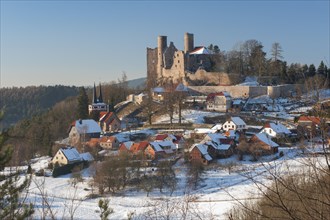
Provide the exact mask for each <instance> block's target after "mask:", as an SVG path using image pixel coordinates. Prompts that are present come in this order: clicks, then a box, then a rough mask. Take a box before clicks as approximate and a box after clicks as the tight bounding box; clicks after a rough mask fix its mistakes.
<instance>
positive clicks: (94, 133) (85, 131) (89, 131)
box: [69, 119, 101, 146]
mask: <svg viewBox="0 0 330 220" xmlns="http://www.w3.org/2000/svg"><path fill="white" fill-rule="evenodd" d="M100 135H101V128H100V126H99V125H98V124H97V122H96V121H94V120H93V119H79V120H76V121H75V122H73V123H72V124H71V127H70V131H69V143H70V144H71V145H73V146H74V145H76V144H78V143H82V142H87V141H88V140H90V139H91V138H99V137H100Z"/></svg>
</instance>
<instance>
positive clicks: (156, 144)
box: [150, 142, 164, 152]
mask: <svg viewBox="0 0 330 220" xmlns="http://www.w3.org/2000/svg"><path fill="white" fill-rule="evenodd" d="M159 143H160V142H150V146H151V147H152V149H154V151H155V152H163V151H164V150H163V148H161V146H160V145H159Z"/></svg>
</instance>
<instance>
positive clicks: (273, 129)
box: [260, 122, 291, 137]
mask: <svg viewBox="0 0 330 220" xmlns="http://www.w3.org/2000/svg"><path fill="white" fill-rule="evenodd" d="M260 132H261V133H266V134H267V135H269V136H271V137H285V136H289V135H291V131H290V130H289V129H288V128H287V127H285V126H284V125H282V124H281V123H279V122H277V123H273V122H270V123H267V124H265V126H264V127H263V129H262V130H261V131H260Z"/></svg>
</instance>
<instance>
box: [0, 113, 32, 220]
mask: <svg viewBox="0 0 330 220" xmlns="http://www.w3.org/2000/svg"><path fill="white" fill-rule="evenodd" d="M1 118H2V113H0V120H1ZM6 139H7V134H6V132H1V133H0V171H1V170H3V169H4V166H5V165H6V164H7V162H8V161H9V160H10V158H11V154H12V150H11V147H10V146H6V145H5V141H6ZM3 179H4V180H3ZM1 180H3V181H2V182H1V185H0V219H5V220H7V219H25V218H27V217H29V216H30V215H32V213H33V206H32V204H31V203H30V204H25V203H24V200H23V201H22V200H21V198H20V195H21V192H22V191H23V190H24V189H25V188H27V187H28V186H29V185H30V180H31V179H30V177H28V176H26V177H25V180H24V181H23V183H22V184H20V183H19V182H20V181H19V180H20V177H19V175H18V173H15V175H10V176H9V177H1Z"/></svg>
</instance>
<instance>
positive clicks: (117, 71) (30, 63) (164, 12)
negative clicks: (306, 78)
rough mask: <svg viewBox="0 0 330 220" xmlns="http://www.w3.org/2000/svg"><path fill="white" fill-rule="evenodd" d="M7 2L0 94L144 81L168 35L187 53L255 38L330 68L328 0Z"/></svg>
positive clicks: (289, 57)
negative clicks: (151, 57) (188, 43)
mask: <svg viewBox="0 0 330 220" xmlns="http://www.w3.org/2000/svg"><path fill="white" fill-rule="evenodd" d="M0 2H1V45H0V46H1V63H0V64H1V82H0V84H1V87H12V86H28V85H59V84H61V85H75V86H81V85H84V86H88V85H92V84H93V83H94V82H96V83H98V82H110V81H112V80H117V79H118V78H120V77H121V76H122V73H123V72H125V73H126V75H127V76H128V79H136V78H141V77H146V48H147V47H150V48H155V47H157V36H158V35H166V36H167V41H168V44H169V42H170V41H173V42H174V44H175V46H176V47H177V48H178V49H179V50H183V36H184V33H185V32H189V33H193V34H194V39H195V45H196V46H197V45H198V46H199V45H204V46H208V45H209V44H211V43H212V44H217V45H219V47H220V49H221V50H224V51H230V50H232V49H233V48H234V47H235V44H237V43H239V42H243V41H246V40H249V39H256V40H258V41H260V42H261V43H262V44H263V46H264V51H265V52H266V53H267V56H268V57H269V56H270V49H271V45H272V43H274V42H279V43H280V45H281V46H282V49H283V56H284V60H286V61H287V62H288V63H289V64H290V63H303V64H308V65H309V64H314V65H315V66H316V68H317V67H318V65H319V64H320V62H321V60H323V61H324V62H325V64H326V65H327V66H330V64H329V51H330V47H329V36H330V35H329V28H330V25H329V20H330V18H329V0H324V1H317V0H310V1H308V0H305V1H298V0H292V1H280V0H277V1H261V0H260V1H197V0H195V1H188V0H187V1H173V0H172V1H171V0H167V1H110V0H109V1H106V0H103V1H92V0H90V1H86V0H85V1H77V0H71V1H63V0H54V1H50V0H48V1H17V0H16V1H14V0H12V1H10V0H0Z"/></svg>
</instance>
